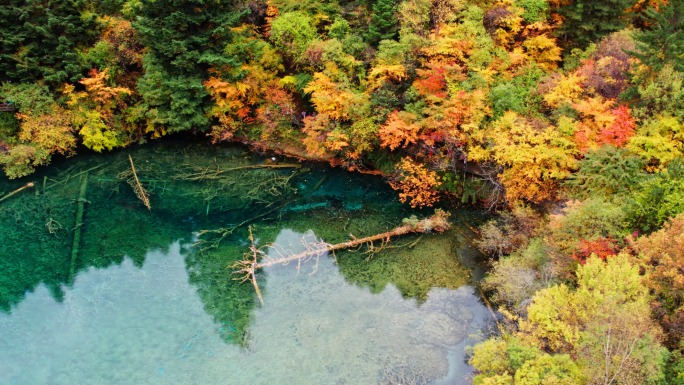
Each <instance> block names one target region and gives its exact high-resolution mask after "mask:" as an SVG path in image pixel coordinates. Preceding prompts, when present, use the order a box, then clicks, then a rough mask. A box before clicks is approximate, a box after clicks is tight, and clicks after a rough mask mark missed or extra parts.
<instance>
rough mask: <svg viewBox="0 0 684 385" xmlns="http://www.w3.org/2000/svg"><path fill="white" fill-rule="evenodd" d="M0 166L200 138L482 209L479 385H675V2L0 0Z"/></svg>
mask: <svg viewBox="0 0 684 385" xmlns="http://www.w3.org/2000/svg"><path fill="white" fill-rule="evenodd" d="M0 41H1V42H2V43H1V44H2V45H1V48H0V101H1V102H2V104H0V165H1V166H2V168H3V170H4V173H5V174H6V175H7V177H9V178H11V179H14V178H21V177H25V176H27V175H30V174H31V173H33V172H34V171H35V169H36V168H37V167H40V166H43V165H47V164H49V163H50V161H51V160H52V158H57V157H60V158H63V157H70V156H74V155H75V154H76V151H77V150H79V149H85V148H87V149H90V150H94V151H97V152H103V151H110V150H113V149H115V148H119V147H124V146H129V145H134V144H137V143H145V142H150V141H154V140H157V139H159V138H162V137H165V136H170V135H174V134H176V135H182V134H183V133H185V134H186V135H187V134H192V135H195V136H198V137H199V138H206V139H208V140H210V141H212V142H214V143H219V142H237V143H242V144H245V145H248V146H250V147H251V148H252V149H255V150H257V151H270V152H274V153H279V154H283V155H286V156H290V157H295V158H299V159H303V160H312V161H321V162H327V163H330V164H331V165H333V166H336V167H341V168H344V169H347V170H350V171H355V172H360V173H370V174H378V175H382V176H384V177H385V179H386V180H387V181H388V183H389V184H390V185H391V186H392V188H393V189H394V190H396V193H397V194H398V196H399V198H400V199H401V201H402V202H406V203H407V204H409V205H411V206H412V207H429V206H432V205H435V204H437V203H438V202H439V201H441V202H450V203H454V204H459V205H476V206H479V207H482V208H486V209H487V210H489V211H491V212H492V213H496V215H495V216H493V219H491V220H490V221H488V222H486V223H483V224H481V225H480V226H479V227H478V228H476V229H473V230H474V231H475V232H477V233H478V234H479V237H478V239H477V240H475V243H476V244H477V245H478V247H479V249H480V250H482V251H483V252H484V253H485V254H486V255H487V256H488V258H489V261H490V264H491V269H490V271H489V272H488V274H487V276H486V277H485V278H484V280H483V281H482V283H481V286H482V288H483V289H484V291H485V292H486V293H487V296H488V298H490V300H491V302H492V303H493V304H494V305H495V306H497V307H498V310H499V312H500V313H501V314H503V317H502V318H501V319H500V322H499V329H500V330H499V331H500V333H499V334H498V335H497V336H494V337H491V338H483V339H482V342H480V343H479V344H477V345H475V346H474V347H473V348H472V351H471V355H470V364H471V365H473V366H474V367H475V369H476V370H477V375H476V376H475V377H474V379H473V382H474V384H476V385H479V384H481V385H484V384H490V385H492V384H500V385H503V384H517V385H523V384H546V385H551V384H568V385H570V384H605V385H609V384H684V160H683V159H682V158H683V156H684V155H683V154H684V0H601V1H596V0H482V1H474V0H375V1H371V0H325V1H314V0H298V1H294V0H265V1H264V0H231V1H228V0H5V1H3V3H2V5H0Z"/></svg>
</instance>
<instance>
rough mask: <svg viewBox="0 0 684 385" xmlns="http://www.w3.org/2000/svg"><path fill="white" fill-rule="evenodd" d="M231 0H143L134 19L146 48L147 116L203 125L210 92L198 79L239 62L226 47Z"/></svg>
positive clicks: (168, 124)
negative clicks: (212, 68) (214, 70)
mask: <svg viewBox="0 0 684 385" xmlns="http://www.w3.org/2000/svg"><path fill="white" fill-rule="evenodd" d="M231 4H232V2H231V1H229V0H141V1H140V5H139V8H138V11H137V13H138V20H137V21H136V22H135V23H134V24H133V26H134V27H135V29H136V30H137V31H138V33H139V34H140V38H141V41H142V43H143V45H145V47H146V48H147V49H148V53H147V54H146V55H145V57H144V67H145V74H144V76H143V77H142V78H141V79H140V81H139V82H138V91H139V92H140V93H141V95H142V96H143V99H144V104H143V106H141V107H143V108H144V110H146V111H148V112H147V113H146V117H147V119H148V122H149V123H150V124H151V125H153V126H160V125H161V126H164V127H165V128H166V129H168V130H169V131H171V132H174V131H181V130H187V129H192V128H195V129H200V130H204V129H206V128H207V127H208V126H209V120H208V119H207V118H206V117H205V114H204V112H205V109H206V108H207V107H208V105H207V104H208V96H209V93H208V92H207V91H206V89H205V87H204V85H203V84H202V82H203V81H204V80H205V79H206V77H207V70H208V69H209V68H211V67H217V68H221V67H226V66H227V67H237V66H239V65H240V62H239V60H238V59H239V58H236V57H234V56H232V55H228V54H226V53H224V50H225V48H226V45H227V44H228V43H229V42H230V40H231V30H230V28H231V27H233V26H234V25H235V24H236V22H237V20H238V19H239V17H240V13H237V12H235V11H234V10H233V8H232V5H231Z"/></svg>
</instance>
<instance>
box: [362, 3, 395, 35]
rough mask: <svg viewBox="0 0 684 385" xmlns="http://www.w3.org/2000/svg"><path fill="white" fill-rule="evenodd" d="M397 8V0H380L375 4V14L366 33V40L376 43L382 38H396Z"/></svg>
mask: <svg viewBox="0 0 684 385" xmlns="http://www.w3.org/2000/svg"><path fill="white" fill-rule="evenodd" d="M396 8H397V2H396V0H378V2H377V3H375V4H374V5H373V16H372V17H371V21H370V24H369V25H368V32H366V34H365V35H364V38H366V41H368V42H369V43H370V44H372V45H376V44H378V42H380V40H388V39H394V38H395V37H396V36H397V29H398V25H397V23H398V21H397V17H396V16H395V15H394V13H395V11H396Z"/></svg>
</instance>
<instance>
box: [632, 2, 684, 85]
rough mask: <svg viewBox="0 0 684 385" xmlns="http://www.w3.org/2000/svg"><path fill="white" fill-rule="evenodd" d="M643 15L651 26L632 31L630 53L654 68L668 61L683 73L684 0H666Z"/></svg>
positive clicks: (657, 68)
mask: <svg viewBox="0 0 684 385" xmlns="http://www.w3.org/2000/svg"><path fill="white" fill-rule="evenodd" d="M644 18H645V20H646V24H647V25H649V26H650V28H649V29H647V30H645V31H640V32H637V33H635V34H634V40H635V41H636V48H637V49H636V51H635V52H629V53H630V54H631V55H633V56H635V57H637V58H639V60H641V62H642V63H644V64H647V65H649V66H651V67H653V69H655V70H656V71H660V70H661V69H662V68H663V66H664V65H665V64H668V63H669V64H671V65H672V66H673V67H674V69H676V70H677V71H682V72H684V0H668V2H667V4H664V5H661V6H660V10H659V11H656V10H654V9H648V10H647V11H646V12H645V14H644Z"/></svg>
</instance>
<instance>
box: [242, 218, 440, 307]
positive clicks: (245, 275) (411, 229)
mask: <svg viewBox="0 0 684 385" xmlns="http://www.w3.org/2000/svg"><path fill="white" fill-rule="evenodd" d="M448 217H449V214H448V213H446V212H444V211H442V210H435V214H434V215H433V216H431V217H429V218H425V219H422V220H418V219H417V218H415V217H412V218H410V219H404V225H403V226H399V227H397V228H395V229H393V230H392V231H388V232H385V233H382V234H376V235H373V236H370V237H365V238H355V237H354V236H352V238H353V239H352V240H350V241H347V242H342V243H338V244H335V245H331V244H329V243H326V242H323V241H321V240H317V239H315V238H314V242H308V241H306V240H304V239H302V244H303V245H304V247H305V249H306V251H304V252H302V253H298V254H290V253H288V252H287V251H285V250H284V249H283V248H282V247H280V246H279V245H276V244H273V245H268V246H266V248H267V249H268V250H270V251H273V252H274V254H276V256H271V255H269V254H268V253H267V252H266V251H264V250H262V248H257V247H256V245H255V244H254V238H253V236H252V230H251V227H250V233H249V240H250V241H251V246H250V252H249V253H247V254H245V256H246V257H248V258H247V259H245V260H243V261H238V262H236V263H235V264H234V265H233V268H235V269H237V270H235V271H233V274H242V277H240V278H236V280H239V281H241V282H246V281H251V282H252V285H254V288H255V289H256V292H257V295H258V297H259V301H261V303H262V304H263V303H264V300H263V298H262V297H261V291H260V290H259V286H258V285H257V281H256V271H257V270H258V269H261V268H264V267H268V266H273V265H279V264H281V265H287V264H288V263H290V262H293V261H296V262H297V271H299V269H300V268H301V266H302V264H303V263H306V262H309V261H311V260H314V261H316V265H315V266H314V268H313V271H312V272H311V274H313V273H315V272H316V271H317V269H318V259H319V258H320V257H321V256H322V255H324V254H325V253H327V252H330V251H333V252H334V251H335V250H340V249H347V248H352V247H357V246H362V245H364V244H367V245H368V246H369V251H368V252H370V253H373V252H377V251H379V250H382V248H384V246H385V245H386V244H387V243H388V242H389V241H390V238H391V237H394V236H398V235H404V234H408V233H427V232H430V231H438V232H443V231H445V230H448V229H449V227H450V224H449V222H448V221H447V218H448ZM376 241H380V242H381V246H380V247H379V248H376V247H375V246H374V242H376ZM260 259H261V261H260Z"/></svg>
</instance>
